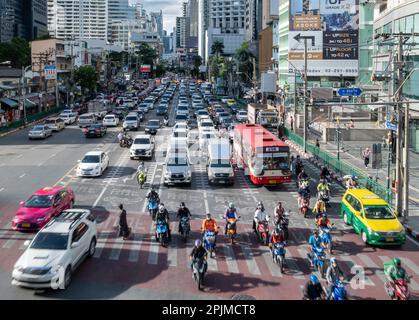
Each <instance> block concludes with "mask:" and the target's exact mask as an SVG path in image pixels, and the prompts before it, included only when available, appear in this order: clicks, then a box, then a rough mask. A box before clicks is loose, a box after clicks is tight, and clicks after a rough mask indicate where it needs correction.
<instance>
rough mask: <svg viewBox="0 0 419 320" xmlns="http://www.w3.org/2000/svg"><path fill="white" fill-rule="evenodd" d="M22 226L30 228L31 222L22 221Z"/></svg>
mask: <svg viewBox="0 0 419 320" xmlns="http://www.w3.org/2000/svg"><path fill="white" fill-rule="evenodd" d="M22 227H23V228H30V227H31V224H30V223H22Z"/></svg>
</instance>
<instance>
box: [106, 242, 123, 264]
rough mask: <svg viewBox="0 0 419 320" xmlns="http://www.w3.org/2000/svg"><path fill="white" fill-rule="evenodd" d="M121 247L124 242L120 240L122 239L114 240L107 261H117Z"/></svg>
mask: <svg viewBox="0 0 419 320" xmlns="http://www.w3.org/2000/svg"><path fill="white" fill-rule="evenodd" d="M123 246H124V240H123V239H122V237H120V238H117V239H116V240H115V243H114V245H113V246H112V251H111V253H110V255H109V260H118V259H119V256H120V254H121V250H122V247H123Z"/></svg>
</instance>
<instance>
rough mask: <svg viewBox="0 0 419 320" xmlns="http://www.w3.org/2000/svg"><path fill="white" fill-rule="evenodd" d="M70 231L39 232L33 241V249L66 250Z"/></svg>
mask: <svg viewBox="0 0 419 320" xmlns="http://www.w3.org/2000/svg"><path fill="white" fill-rule="evenodd" d="M67 242H68V233H55V232H39V233H38V234H37V235H36V237H35V239H34V240H33V241H32V244H31V247H30V248H31V249H45V250H66V249H67Z"/></svg>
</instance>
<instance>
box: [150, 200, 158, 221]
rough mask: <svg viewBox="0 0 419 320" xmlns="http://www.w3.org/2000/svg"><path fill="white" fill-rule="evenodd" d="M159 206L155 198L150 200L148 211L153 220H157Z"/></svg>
mask: <svg viewBox="0 0 419 320" xmlns="http://www.w3.org/2000/svg"><path fill="white" fill-rule="evenodd" d="M157 206H158V204H157V201H156V200H155V199H150V200H148V213H149V214H150V216H151V219H152V220H153V221H154V220H156V214H157Z"/></svg>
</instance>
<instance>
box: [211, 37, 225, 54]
mask: <svg viewBox="0 0 419 320" xmlns="http://www.w3.org/2000/svg"><path fill="white" fill-rule="evenodd" d="M211 54H215V55H216V56H217V57H219V56H220V55H223V54H224V43H223V42H222V41H220V40H215V41H214V43H213V44H212V46H211Z"/></svg>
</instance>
